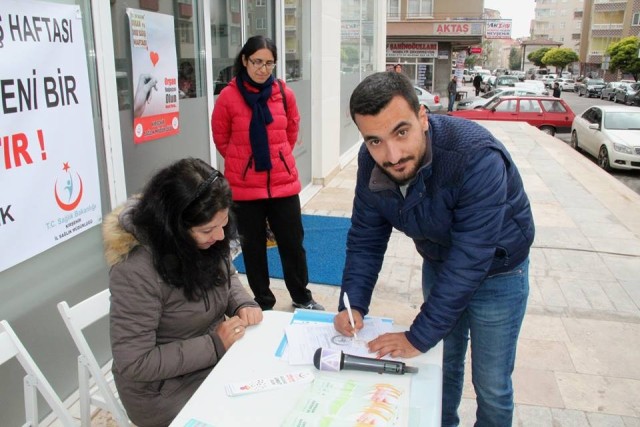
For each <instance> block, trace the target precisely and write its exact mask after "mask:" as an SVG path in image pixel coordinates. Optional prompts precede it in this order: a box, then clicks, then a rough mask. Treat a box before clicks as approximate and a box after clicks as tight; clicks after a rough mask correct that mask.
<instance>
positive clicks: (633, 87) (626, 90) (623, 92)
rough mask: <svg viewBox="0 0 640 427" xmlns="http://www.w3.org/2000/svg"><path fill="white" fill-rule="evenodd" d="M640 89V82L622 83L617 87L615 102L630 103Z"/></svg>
mask: <svg viewBox="0 0 640 427" xmlns="http://www.w3.org/2000/svg"><path fill="white" fill-rule="evenodd" d="M638 91H640V83H633V84H627V83H625V84H624V85H621V86H620V87H619V88H618V89H616V94H615V99H614V101H615V102H622V103H623V104H630V103H631V99H633V98H634V96H635V95H636V94H637V93H638Z"/></svg>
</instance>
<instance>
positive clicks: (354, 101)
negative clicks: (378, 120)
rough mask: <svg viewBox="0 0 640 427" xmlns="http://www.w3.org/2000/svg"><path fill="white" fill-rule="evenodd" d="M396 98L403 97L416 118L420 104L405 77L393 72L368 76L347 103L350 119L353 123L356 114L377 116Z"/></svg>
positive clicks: (409, 81) (411, 85) (411, 84)
mask: <svg viewBox="0 0 640 427" xmlns="http://www.w3.org/2000/svg"><path fill="white" fill-rule="evenodd" d="M396 96H401V97H403V98H404V99H405V101H407V103H408V104H409V106H410V107H411V108H412V109H413V111H414V112H415V113H416V116H417V115H418V113H419V112H420V102H419V101H418V95H416V90H415V88H414V87H413V83H411V80H409V78H408V77H407V76H405V75H404V74H402V73H396V72H395V71H384V72H380V73H375V74H372V75H370V76H369V77H367V78H366V79H364V80H363V81H361V82H360V84H359V85H358V86H357V87H356V88H355V90H354V91H353V93H352V94H351V100H350V101H349V110H350V112H351V119H352V120H353V121H354V122H355V117H356V114H360V115H363V116H375V115H377V114H378V113H379V112H380V111H381V110H382V109H383V108H384V107H386V106H387V105H388V104H389V102H391V100H392V99H393V98H394V97H396Z"/></svg>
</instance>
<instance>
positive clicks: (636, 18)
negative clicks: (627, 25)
mask: <svg viewBox="0 0 640 427" xmlns="http://www.w3.org/2000/svg"><path fill="white" fill-rule="evenodd" d="M631 25H640V13H634V14H633V18H632V19H631Z"/></svg>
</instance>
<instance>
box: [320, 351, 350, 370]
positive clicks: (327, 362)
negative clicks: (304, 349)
mask: <svg viewBox="0 0 640 427" xmlns="http://www.w3.org/2000/svg"><path fill="white" fill-rule="evenodd" d="M342 360H343V355H342V352H341V351H340V350H332V349H330V348H324V349H323V348H319V349H317V350H316V352H315V354H314V355H313V366H315V367H316V369H318V370H320V371H339V370H340V369H341V368H342Z"/></svg>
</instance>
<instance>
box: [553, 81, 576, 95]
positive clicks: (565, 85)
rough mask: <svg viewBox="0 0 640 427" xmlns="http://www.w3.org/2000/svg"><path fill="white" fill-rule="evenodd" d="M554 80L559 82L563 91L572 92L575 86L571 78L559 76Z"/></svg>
mask: <svg viewBox="0 0 640 427" xmlns="http://www.w3.org/2000/svg"><path fill="white" fill-rule="evenodd" d="M556 82H557V83H559V84H560V89H562V91H563V92H564V91H568V92H573V91H574V90H575V88H576V81H575V80H573V79H568V78H559V79H557V80H556Z"/></svg>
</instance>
